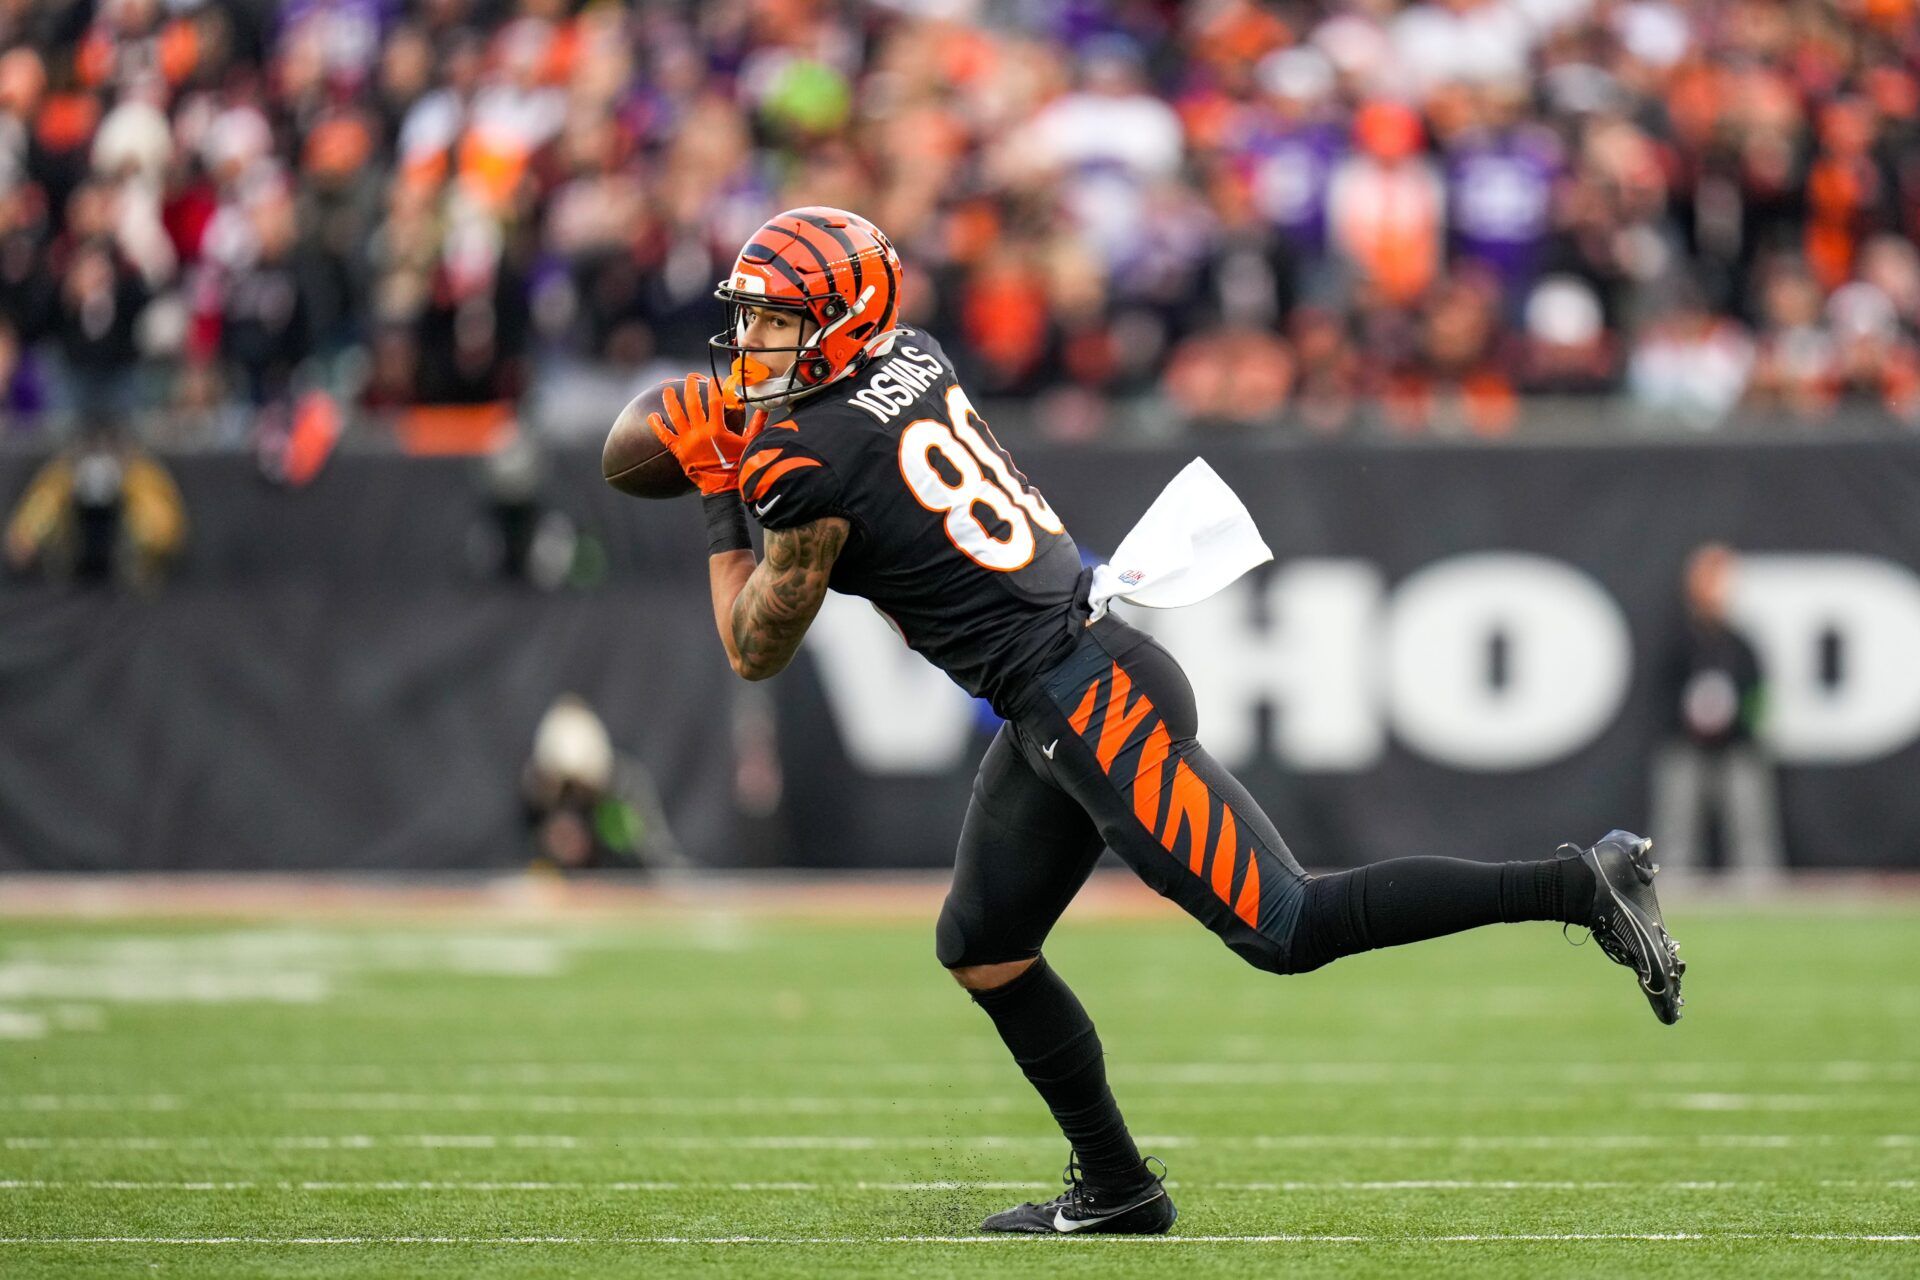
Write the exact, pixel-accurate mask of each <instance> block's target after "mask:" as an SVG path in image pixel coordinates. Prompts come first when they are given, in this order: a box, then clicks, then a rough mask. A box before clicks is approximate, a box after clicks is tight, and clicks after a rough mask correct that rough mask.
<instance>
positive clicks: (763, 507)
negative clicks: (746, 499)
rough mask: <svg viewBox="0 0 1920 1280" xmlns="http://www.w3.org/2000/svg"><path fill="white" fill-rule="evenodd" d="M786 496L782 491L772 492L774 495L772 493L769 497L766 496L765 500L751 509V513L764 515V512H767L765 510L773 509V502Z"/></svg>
mask: <svg viewBox="0 0 1920 1280" xmlns="http://www.w3.org/2000/svg"><path fill="white" fill-rule="evenodd" d="M786 496H787V495H786V494H784V493H776V494H774V495H773V496H772V497H771V498H768V499H767V500H766V501H765V502H763V503H761V504H760V505H759V506H757V507H755V508H754V509H753V514H755V515H757V516H764V515H766V514H767V512H769V511H771V510H773V504H774V503H776V502H778V501H780V499H782V498H784V497H786Z"/></svg>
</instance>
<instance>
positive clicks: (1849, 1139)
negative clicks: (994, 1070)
mask: <svg viewBox="0 0 1920 1280" xmlns="http://www.w3.org/2000/svg"><path fill="white" fill-rule="evenodd" d="M1137 1140H1138V1141H1139V1142H1140V1143H1141V1144H1142V1145H1151V1146H1156V1147H1164V1148H1166V1149H1168V1150H1176V1149H1183V1148H1188V1147H1225V1148H1233V1149H1245V1148H1253V1149H1255V1150H1273V1149H1322V1148H1324V1149H1330V1150H1339V1149H1345V1148H1350V1149H1353V1150H1378V1151H1449V1150H1452V1151H1487V1150H1523V1151H1553V1150H1561V1149H1567V1150H1576V1151H1591V1150H1595V1149H1605V1150H1640V1149H1659V1148H1686V1147H1696V1148H1713V1147H1727V1148H1737V1149H1744V1148H1762V1149H1787V1148H1793V1147H1834V1146H1851V1145H1855V1144H1860V1143H1868V1144H1871V1145H1873V1146H1877V1147H1888V1148H1907V1147H1912V1146H1915V1145H1917V1144H1920V1137H1916V1135H1914V1134H1910V1133H1881V1134H1873V1133H1699V1134H1617V1133H1597V1134H1507V1135H1483V1134H1454V1135H1441V1134H1365V1133H1359V1134H1343V1133H1290V1134H1252V1135H1244V1134H1217V1135H1210V1136H1207V1137H1203V1138H1202V1137H1190V1136H1183V1135H1178V1134H1143V1135H1140V1136H1139V1137H1138V1139H1137ZM1059 1143H1060V1138H1059V1136H1058V1135H1052V1134H1048V1135H1041V1134H1019V1135H1013V1134H989V1135H977V1134H976V1135H968V1136H963V1135H957V1134H922V1135H887V1136H874V1135H852V1134H738V1135H719V1134H712V1135H706V1134H702V1135H685V1134H676V1135H670V1136H665V1137H647V1138H645V1139H631V1138H591V1137H580V1136H578V1135H575V1134H566V1133H514V1134H493V1133H472V1134H460V1133H399V1134H379V1135H375V1134H366V1133H354V1134H342V1135H328V1134H281V1135H262V1134H235V1135H232V1136H224V1137H219V1138H214V1137H209V1136H206V1135H170V1136H150V1137H135V1136H129V1135H116V1136H100V1137H95V1136H84V1137H76V1136H60V1137H48V1136H43V1135H14V1136H8V1137H5V1138H0V1148H4V1149H5V1150H8V1151H50V1150H107V1151H170V1150H175V1149H198V1150H205V1149H211V1148H219V1147H246V1146H260V1145H263V1144H264V1145H266V1146H271V1147H276V1148H281V1149H287V1150H297V1151H362V1150H373V1149H376V1148H380V1147H423V1148H442V1147H445V1148H456V1149H460V1148H470V1149H475V1150H490V1149H493V1148H497V1147H515V1148H553V1149H556V1150H585V1149H589V1148H603V1147H622V1148H644V1147H660V1148H670V1149H672V1150H676V1151H718V1150H756V1151H873V1150H879V1149H882V1148H888V1149H894V1148H897V1149H906V1150H913V1149H916V1148H943V1147H956V1146H960V1147H983V1148H989V1149H991V1148H1000V1147H1033V1146H1041V1147H1054V1146H1058V1145H1059Z"/></svg>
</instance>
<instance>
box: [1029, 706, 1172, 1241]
mask: <svg viewBox="0 0 1920 1280" xmlns="http://www.w3.org/2000/svg"><path fill="white" fill-rule="evenodd" d="M1054 741H1055V742H1058V741H1059V739H1058V738H1055V739H1054ZM1158 1198H1159V1197H1158V1196H1148V1197H1147V1198H1146V1199H1145V1200H1142V1201H1141V1202H1140V1204H1151V1203H1153V1201H1155V1200H1157V1199H1158ZM1140 1204H1130V1205H1128V1206H1127V1207H1126V1208H1124V1209H1115V1210H1114V1211H1113V1212H1112V1213H1108V1214H1103V1215H1101V1216H1100V1217H1098V1218H1069V1217H1068V1216H1067V1214H1066V1210H1064V1209H1055V1210H1054V1211H1053V1229H1054V1230H1055V1231H1059V1232H1063V1233H1064V1232H1072V1231H1079V1230H1082V1229H1084V1228H1086V1227H1097V1226H1099V1225H1100V1224H1101V1223H1103V1222H1111V1221H1112V1220H1113V1219H1115V1218H1117V1217H1119V1216H1120V1215H1121V1214H1123V1213H1132V1212H1133V1211H1134V1210H1135V1209H1138V1208H1139V1207H1140Z"/></svg>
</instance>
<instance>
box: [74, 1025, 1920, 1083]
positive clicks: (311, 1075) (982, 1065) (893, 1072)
mask: <svg viewBox="0 0 1920 1280" xmlns="http://www.w3.org/2000/svg"><path fill="white" fill-rule="evenodd" d="M634 1039H636V1040H643V1039H646V1037H634ZM781 1039H782V1037H781V1036H780V1034H779V1033H778V1032H770V1033H769V1036H768V1043H773V1042H775V1041H779V1040H781ZM766 1047H767V1045H766V1044H762V1045H761V1046H760V1049H761V1051H762V1052H763V1053H764V1051H765V1049H766ZM1281 1047H1282V1046H1278V1045H1276V1046H1275V1050H1276V1051H1279V1050H1280V1049H1281ZM785 1065H786V1066H788V1067H790V1068H791V1071H792V1074H794V1075H795V1076H799V1077H802V1078H805V1079H808V1080H831V1081H844V1082H847V1083H850V1084H856V1085H859V1086H861V1087H863V1088H864V1087H869V1086H871V1085H873V1084H876V1083H882V1082H886V1083H899V1084H951V1083H953V1082H954V1081H955V1080H956V1079H958V1078H960V1077H963V1076H965V1077H973V1078H984V1079H991V1080H1000V1079H1005V1078H1008V1077H1009V1073H1010V1072H1012V1071H1013V1070H1014V1068H1013V1066H1012V1064H1011V1062H1010V1061H1009V1060H1007V1059H1006V1058H1004V1057H1002V1058H993V1059H980V1060H977V1061H967V1060H959V1061H938V1062H911V1061H900V1060H894V1061H881V1062H874V1061H868V1062H842V1061H834V1062H822V1061H814V1060H806V1061H790V1062H788V1063H786V1064H785ZM781 1066H782V1064H781V1063H769V1062H766V1061H764V1060H762V1059H760V1058H756V1059H754V1060H752V1061H745V1060H740V1059H729V1058H725V1057H720V1056H703V1057H702V1058H701V1059H700V1060H698V1061H697V1062H683V1061H660V1062H650V1063H646V1064H644V1065H636V1064H634V1063H631V1062H626V1063H611V1062H569V1063H541V1062H524V1063H489V1064H484V1065H472V1064H468V1065H463V1066H456V1067H451V1068H449V1067H447V1066H444V1065H441V1064H436V1063H414V1064H409V1065H406V1066H386V1065H380V1064H375V1063H261V1062H255V1063H242V1064H235V1065H232V1066H229V1067H226V1068H224V1069H223V1068H221V1067H219V1066H209V1067H208V1068H207V1069H206V1070H205V1071H204V1072H202V1073H201V1077H202V1078H216V1079H217V1078H223V1077H234V1078H239V1079H245V1080H250V1081H255V1082H258V1083H263V1084H286V1083H293V1082H303V1083H304V1082H319V1083H341V1084H350V1085H353V1086H358V1087H364V1088H374V1087H379V1086H381V1085H386V1084H393V1083H401V1084H412V1085H415V1086H417V1085H418V1084H419V1083H420V1082H421V1081H422V1080H423V1079H433V1078H436V1077H437V1076H438V1075H439V1074H440V1073H442V1072H444V1073H445V1074H446V1075H448V1076H450V1077H452V1078H455V1079H458V1080H460V1081H461V1082H462V1083H464V1084H468V1085H481V1084H496V1085H522V1086H540V1085H586V1084H604V1085H613V1086H618V1085H636V1084H649V1083H658V1082H660V1081H662V1080H664V1079H670V1078H673V1077H675V1076H676V1075H678V1076H685V1077H690V1078H693V1079H696V1080H700V1081H710V1080H712V1079H713V1078H714V1075H715V1073H716V1072H724V1071H727V1070H730V1069H740V1070H750V1071H751V1072H752V1073H753V1075H754V1077H755V1078H756V1079H759V1080H765V1079H767V1078H769V1076H772V1077H775V1078H777V1077H778V1075H779V1073H780V1069H781ZM44 1074H45V1076H46V1077H47V1078H49V1079H54V1078H57V1079H60V1080H67V1081H70V1080H74V1079H81V1078H86V1077H88V1076H95V1077H113V1078H118V1077H119V1076H120V1074H121V1073H120V1072H119V1071H118V1070H117V1069H95V1070H91V1071H90V1070H89V1069H88V1068H87V1067H86V1066H84V1065H77V1066H76V1065H71V1064H63V1065H62V1066H61V1067H60V1068H59V1069H58V1071H57V1072H55V1071H53V1070H49V1071H47V1072H46V1073H44ZM1111 1074H1112V1075H1113V1076H1114V1078H1115V1079H1116V1080H1118V1081H1123V1082H1125V1083H1127V1084H1131V1085H1169V1086H1180V1087H1183V1088H1184V1087H1187V1086H1194V1085H1200V1086H1207V1085H1221V1086H1230V1087H1231V1086H1245V1085H1263V1084H1272V1085H1282V1084H1289V1085H1328V1086H1342V1085H1351V1086H1354V1087H1357V1088H1360V1087H1371V1086H1374V1085H1381V1084H1452V1083H1468V1084H1472V1083H1485V1084H1490V1085H1491V1084H1507V1083H1523V1082H1524V1083H1540V1084H1555V1083H1560V1084H1644V1083H1647V1082H1653V1083H1661V1084H1673V1085H1684V1084H1704V1083H1712V1082H1717V1081H1723V1080H1730V1079H1740V1080H1748V1079H1766V1080H1769V1081H1777V1082H1780V1083H1785V1084H1796V1083H1801V1084H1804V1083H1820V1084H1869V1083H1911V1082H1915V1081H1920V1062H1862V1061H1858V1060H1852V1059H1836V1060H1828V1061H1817V1062H1779V1061H1766V1062H1739V1061H1728V1062H1641V1063H1633V1062H1621V1063H1511V1062H1508V1063H1486V1064H1478V1065H1476V1064H1472V1063H1459V1062H1378V1061H1350V1062H1151V1061H1144V1062H1143V1061H1135V1062H1121V1063H1116V1064H1114V1065H1113V1067H1112V1068H1111Z"/></svg>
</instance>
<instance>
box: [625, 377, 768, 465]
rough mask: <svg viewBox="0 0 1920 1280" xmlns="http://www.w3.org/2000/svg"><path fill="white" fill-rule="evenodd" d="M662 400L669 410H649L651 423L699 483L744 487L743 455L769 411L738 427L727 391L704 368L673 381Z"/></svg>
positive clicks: (681, 463)
mask: <svg viewBox="0 0 1920 1280" xmlns="http://www.w3.org/2000/svg"><path fill="white" fill-rule="evenodd" d="M660 399H661V402H662V403H663V404H664V405H665V407H666V413H665V414H664V415H662V414H658V413H654V414H649V415H648V417H647V425H648V426H650V427H652V428H653V433H654V434H655V435H657V436H659V437H660V442H661V443H662V444H664V445H666V446H667V448H668V450H670V451H671V452H672V454H673V457H674V461H676V462H678V463H679V464H680V469H681V470H682V471H684V472H686V473H687V479H689V480H691V481H693V484H694V487H695V488H697V489H699V490H700V492H701V493H702V494H709V495H711V494H716V493H726V492H727V491H729V490H731V489H737V488H739V487H740V455H741V454H743V453H745V452H746V448H747V442H748V441H750V440H752V439H753V437H754V436H755V435H756V434H757V433H758V430H759V428H760V427H761V426H763V425H765V421H766V415H765V414H764V413H761V414H756V415H755V416H754V418H753V420H752V421H750V422H749V423H748V424H747V428H746V430H744V431H734V430H732V429H731V428H730V427H728V426H727V406H726V399H725V396H724V394H723V392H722V391H721V389H720V388H719V387H718V386H716V385H715V384H714V382H713V379H711V378H709V377H707V376H706V375H705V374H702V373H690V374H688V375H687V380H686V383H685V385H683V386H680V387H672V386H669V387H668V388H667V389H666V390H665V391H664V392H663V393H662V394H661V397H660Z"/></svg>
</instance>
